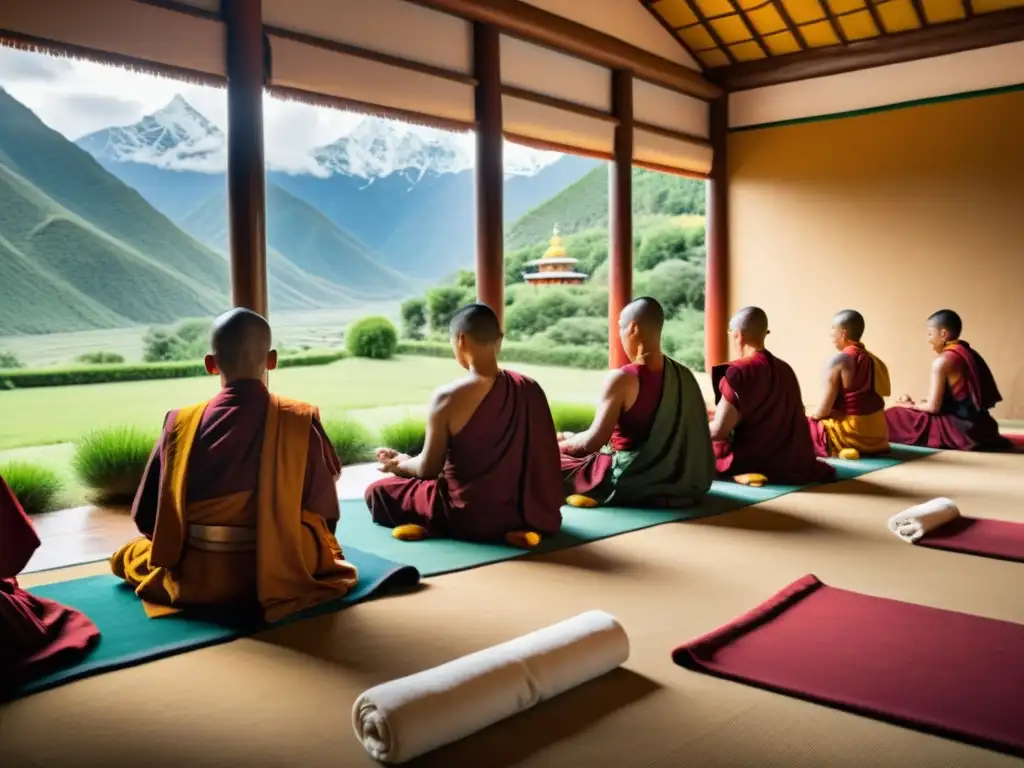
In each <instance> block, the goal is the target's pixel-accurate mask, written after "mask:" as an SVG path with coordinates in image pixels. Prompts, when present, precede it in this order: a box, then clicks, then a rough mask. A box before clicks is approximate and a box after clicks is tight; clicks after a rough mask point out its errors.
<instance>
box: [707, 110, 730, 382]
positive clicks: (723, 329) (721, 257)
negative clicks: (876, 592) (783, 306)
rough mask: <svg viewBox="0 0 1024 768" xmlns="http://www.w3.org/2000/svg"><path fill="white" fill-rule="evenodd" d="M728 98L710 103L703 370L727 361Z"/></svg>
mask: <svg viewBox="0 0 1024 768" xmlns="http://www.w3.org/2000/svg"><path fill="white" fill-rule="evenodd" d="M728 130H729V97H728V96H727V95H726V96H720V97H719V98H718V99H716V100H715V101H712V102H711V148H712V150H713V151H714V153H715V155H714V159H713V160H712V162H711V176H710V178H709V179H708V188H707V286H706V288H705V296H704V368H705V370H708V371H710V370H711V366H713V365H718V364H719V363H724V362H726V360H728V355H729V350H728V335H729V334H728V325H729V159H728V155H727V152H726V149H727V141H726V138H727V134H728Z"/></svg>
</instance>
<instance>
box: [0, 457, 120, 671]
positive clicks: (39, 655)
mask: <svg viewBox="0 0 1024 768" xmlns="http://www.w3.org/2000/svg"><path fill="white" fill-rule="evenodd" d="M38 547H39V537H38V536H37V535H36V532H35V529H34V528H33V527H32V521H31V520H29V517H28V515H27V514H25V510H24V509H22V507H21V504H20V503H18V500H17V498H15V496H14V493H13V492H12V491H11V489H10V488H9V487H8V485H7V483H5V482H4V479H3V478H2V477H0V691H2V689H3V688H4V686H5V684H16V683H23V682H26V681H27V680H29V679H32V678H35V677H40V676H42V675H45V674H47V673H49V672H52V671H53V670H54V669H56V668H58V667H61V666H65V665H69V664H74V663H75V662H76V661H77V660H78V659H80V658H81V657H83V656H85V655H86V654H87V653H89V651H90V650H91V649H92V648H93V646H94V645H96V643H97V641H98V640H99V636H100V632H99V630H98V629H97V628H96V625H95V624H93V623H92V622H91V621H89V619H88V618H86V617H85V615H83V614H81V613H79V612H78V611H75V610H72V609H71V608H65V607H64V606H63V605H60V604H59V603H55V602H53V601H52V600H45V599H43V598H39V597H36V596H34V595H32V594H30V593H28V592H26V591H25V590H24V589H22V588H21V587H19V586H18V580H17V578H16V577H17V575H18V574H19V573H20V572H21V570H22V569H23V568H24V567H25V566H26V565H27V564H28V561H29V559H30V558H31V557H32V553H33V552H35V550H36V548H38Z"/></svg>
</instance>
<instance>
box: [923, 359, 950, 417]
mask: <svg viewBox="0 0 1024 768" xmlns="http://www.w3.org/2000/svg"><path fill="white" fill-rule="evenodd" d="M948 377H949V360H947V359H946V356H945V355H939V356H938V358H937V359H936V360H935V362H934V363H932V380H931V384H930V386H929V387H928V399H927V400H925V401H924V402H922V403H919V404H918V405H916V406H915V408H916V409H917V410H919V411H923V412H924V413H938V412H939V410H940V409H941V408H942V400H943V397H944V396H945V394H946V380H947V378H948Z"/></svg>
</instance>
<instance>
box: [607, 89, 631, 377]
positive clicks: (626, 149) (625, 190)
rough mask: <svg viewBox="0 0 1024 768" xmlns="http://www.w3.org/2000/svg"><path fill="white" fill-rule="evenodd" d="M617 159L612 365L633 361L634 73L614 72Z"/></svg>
mask: <svg viewBox="0 0 1024 768" xmlns="http://www.w3.org/2000/svg"><path fill="white" fill-rule="evenodd" d="M612 114H614V115H615V116H616V117H617V118H618V119H619V124H618V125H617V126H616V127H615V145H614V159H613V160H612V163H611V166H610V167H609V169H608V365H609V366H610V367H612V368H621V367H622V366H623V365H625V364H626V363H628V362H630V361H629V360H628V359H627V358H626V352H625V350H624V349H623V348H622V341H621V338H620V334H619V314H620V313H621V312H622V310H623V309H624V308H625V306H626V305H627V304H629V302H630V301H632V300H633V75H632V74H630V73H629V72H627V71H625V70H621V69H620V70H616V71H615V72H613V73H612Z"/></svg>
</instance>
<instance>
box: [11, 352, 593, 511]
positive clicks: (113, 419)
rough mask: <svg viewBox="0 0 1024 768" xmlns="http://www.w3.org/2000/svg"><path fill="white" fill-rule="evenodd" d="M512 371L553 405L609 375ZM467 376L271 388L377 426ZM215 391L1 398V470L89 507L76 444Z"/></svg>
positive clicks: (428, 363) (385, 366) (439, 364)
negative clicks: (42, 473)
mask: <svg viewBox="0 0 1024 768" xmlns="http://www.w3.org/2000/svg"><path fill="white" fill-rule="evenodd" d="M509 367H510V368H513V369H514V370H517V371H521V372H522V373H525V374H526V375H528V376H531V377H533V378H535V379H536V380H537V381H538V382H540V384H541V386H543V387H544V389H545V391H546V392H547V394H548V397H549V399H551V400H560V401H568V402H588V403H589V402H593V401H594V400H595V399H596V397H597V395H598V393H599V392H600V388H601V384H602V382H603V381H604V376H605V373H604V371H583V370H577V369H573V368H555V367H550V366H539V365H526V364H519V363H513V364H512V365H511V366H509ZM461 373H462V371H461V369H460V368H459V367H458V366H457V365H456V364H455V362H454V361H451V360H442V359H440V358H432V357H400V358H397V359H395V360H386V361H379V360H362V359H351V360H342V361H340V362H337V363H334V364H332V365H325V366H318V367H313V368H286V369H284V370H281V371H275V372H272V373H271V379H270V383H271V387H272V389H274V390H276V391H279V392H281V393H282V394H287V395H288V396H290V397H296V398H299V399H301V400H307V401H309V402H311V403H315V404H316V405H318V406H320V411H321V413H322V415H323V417H324V418H325V419H328V418H331V417H332V416H336V415H340V414H341V413H342V412H346V411H347V412H349V413H351V414H352V415H353V416H354V417H356V418H357V419H359V420H360V421H362V422H363V423H365V424H366V425H367V426H369V427H371V428H377V427H380V426H381V425H383V424H385V423H387V422H389V421H392V420H396V419H399V418H401V417H402V416H405V415H407V414H410V413H422V412H423V411H424V409H425V407H426V403H427V400H428V398H429V396H430V393H431V392H432V391H433V390H434V389H435V388H437V387H438V386H440V385H441V384H444V383H445V382H448V381H450V380H452V379H453V378H455V377H457V376H459V375H460V374H461ZM217 386H218V383H217V380H216V379H214V378H213V377H208V378H199V379H168V380H164V381H138V382H125V383H118V384H94V385H89V386H78V387H47V388H40V389H21V390H13V391H10V392H0V406H2V408H3V413H4V418H3V419H2V420H0V464H3V463H5V462H7V461H11V460H18V461H32V462H38V463H41V464H46V465H48V466H50V467H52V468H53V469H55V470H56V471H58V472H59V473H61V475H62V476H63V478H64V480H65V483H66V484H67V485H66V492H65V499H64V505H66V506H73V505H78V504H84V503H86V502H87V501H88V496H87V494H86V491H85V489H84V488H82V487H81V486H80V485H79V484H78V483H77V481H76V480H75V478H74V476H73V475H72V473H71V471H70V460H71V456H72V454H73V452H74V445H73V443H74V442H75V441H76V440H77V439H78V438H79V437H80V436H81V435H83V434H84V433H86V432H88V431H89V430H91V429H95V428H97V427H105V426H112V425H117V424H132V425H138V426H143V427H149V428H152V429H157V428H159V426H160V423H161V422H162V420H163V417H164V414H165V413H167V411H169V410H171V409H173V408H177V407H179V406H182V405H187V404H189V403H193V402H198V401H200V400H203V399H205V398H209V397H211V396H212V395H213V394H214V393H215V392H216V391H217Z"/></svg>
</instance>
